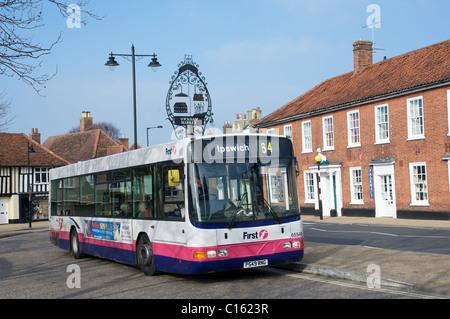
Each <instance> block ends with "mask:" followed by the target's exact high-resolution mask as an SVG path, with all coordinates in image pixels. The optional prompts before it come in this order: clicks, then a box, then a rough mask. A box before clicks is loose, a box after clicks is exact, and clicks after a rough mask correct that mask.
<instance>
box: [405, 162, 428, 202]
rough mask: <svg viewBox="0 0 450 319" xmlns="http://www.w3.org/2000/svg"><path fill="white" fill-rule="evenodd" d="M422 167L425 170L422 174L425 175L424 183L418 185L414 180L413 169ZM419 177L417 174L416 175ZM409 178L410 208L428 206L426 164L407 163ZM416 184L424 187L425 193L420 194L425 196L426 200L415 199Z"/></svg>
mask: <svg viewBox="0 0 450 319" xmlns="http://www.w3.org/2000/svg"><path fill="white" fill-rule="evenodd" d="M419 166H422V167H423V168H424V169H425V172H424V173H422V174H424V175H425V180H424V182H421V183H419V181H417V182H416V181H415V180H414V177H415V175H414V167H419ZM418 175H419V174H418ZM409 178H410V189H411V204H410V206H429V205H430V203H429V201H428V200H429V192H428V176H427V166H426V162H416V163H409ZM416 184H421V185H425V191H423V192H422V193H424V194H426V199H417V198H416V193H417V192H416Z"/></svg>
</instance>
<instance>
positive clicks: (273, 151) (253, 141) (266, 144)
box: [190, 135, 293, 163]
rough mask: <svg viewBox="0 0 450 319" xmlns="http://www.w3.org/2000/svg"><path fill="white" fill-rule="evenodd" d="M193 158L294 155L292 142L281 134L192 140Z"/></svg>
mask: <svg viewBox="0 0 450 319" xmlns="http://www.w3.org/2000/svg"><path fill="white" fill-rule="evenodd" d="M190 151H191V160H192V161H193V162H194V163H201V162H206V163H213V162H215V163H220V162H242V161H243V160H246V159H248V160H249V161H250V162H256V161H257V160H260V161H262V162H265V161H266V162H267V161H270V160H272V159H274V158H283V157H284V158H286V157H293V149H292V143H291V141H290V140H289V139H287V138H285V137H279V136H265V135H262V136H259V135H255V136H239V135H233V136H220V137H211V139H198V140H194V141H193V142H192V145H191V148H190Z"/></svg>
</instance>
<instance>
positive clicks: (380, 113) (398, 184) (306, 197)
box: [258, 41, 450, 220]
mask: <svg viewBox="0 0 450 319" xmlns="http://www.w3.org/2000/svg"><path fill="white" fill-rule="evenodd" d="M353 47H354V70H353V71H352V72H349V73H346V74H343V75H340V76H337V77H334V78H331V79H328V80H326V81H324V82H322V83H320V84H319V85H317V86H316V87H314V88H313V89H311V90H309V91H308V92H306V93H305V94H303V95H301V96H300V97H298V98H297V99H295V100H294V101H292V102H290V103H288V104H286V105H285V106H283V107H281V108H280V109H278V110H276V111H274V112H273V113H271V114H269V115H268V116H266V117H264V118H263V119H262V121H261V122H260V123H259V124H258V127H259V128H260V131H269V132H275V133H276V132H278V133H280V134H285V135H287V136H290V137H291V138H292V140H293V143H294V150H295V154H296V157H297V161H298V165H299V167H298V168H299V171H300V174H299V177H298V186H299V197H300V202H301V206H302V212H303V213H310V214H318V213H319V212H318V208H319V205H318V198H319V197H318V195H317V194H318V185H317V184H318V178H317V177H318V174H320V188H321V194H322V196H321V200H322V207H323V216H372V217H392V218H420V219H442V220H449V219H450V41H444V42H440V43H437V44H434V45H431V46H428V47H425V48H422V49H419V50H415V51H412V52H408V53H406V54H403V55H400V56H397V57H393V58H390V59H385V60H383V61H381V62H378V63H375V64H372V43H371V42H370V41H357V42H355V43H354V44H353ZM318 154H320V155H321V157H322V160H326V161H324V162H323V163H322V164H321V165H320V172H319V165H317V164H316V163H315V157H316V156H317V155H318Z"/></svg>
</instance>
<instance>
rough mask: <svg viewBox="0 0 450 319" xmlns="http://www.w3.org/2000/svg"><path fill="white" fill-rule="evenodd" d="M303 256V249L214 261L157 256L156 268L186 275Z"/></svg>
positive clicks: (279, 261) (270, 263)
mask: <svg viewBox="0 0 450 319" xmlns="http://www.w3.org/2000/svg"><path fill="white" fill-rule="evenodd" d="M302 258H303V249H302V250H295V251H289V252H285V253H278V254H274V255H266V256H256V257H255V256H253V257H245V258H233V259H223V260H214V261H203V262H190V261H186V260H179V259H176V258H171V257H165V256H155V263H156V268H157V269H158V270H161V271H163V272H173V273H180V274H186V275H189V274H191V275H195V274H206V273H211V272H218V271H229V270H239V269H243V267H244V262H246V261H254V260H262V259H268V260H269V266H272V265H279V264H285V263H292V262H298V261H300V260H302Z"/></svg>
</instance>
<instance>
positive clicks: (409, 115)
mask: <svg viewBox="0 0 450 319" xmlns="http://www.w3.org/2000/svg"><path fill="white" fill-rule="evenodd" d="M415 101H419V102H420V108H421V109H422V110H421V117H416V118H415V119H416V120H417V119H419V118H421V123H420V124H419V125H421V128H422V129H421V132H420V133H414V132H413V129H414V127H415V125H417V124H416V123H413V122H412V121H413V119H412V106H413V104H412V103H413V102H415ZM406 105H407V112H406V114H407V127H408V138H407V140H419V139H424V138H425V116H424V103H423V96H415V97H411V98H409V99H406Z"/></svg>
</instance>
